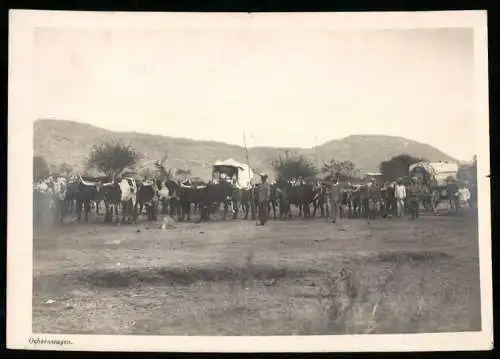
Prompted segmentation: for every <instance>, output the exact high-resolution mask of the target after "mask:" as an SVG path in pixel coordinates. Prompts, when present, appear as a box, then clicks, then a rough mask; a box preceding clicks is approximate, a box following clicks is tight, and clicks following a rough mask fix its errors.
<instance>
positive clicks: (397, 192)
mask: <svg viewBox="0 0 500 359" xmlns="http://www.w3.org/2000/svg"><path fill="white" fill-rule="evenodd" d="M394 197H395V198H396V215H397V216H398V217H402V216H403V214H404V205H405V202H404V201H405V199H406V187H405V185H404V184H403V181H401V180H398V182H397V184H396V186H395V188H394Z"/></svg>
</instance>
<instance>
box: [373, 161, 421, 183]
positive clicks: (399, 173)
mask: <svg viewBox="0 0 500 359" xmlns="http://www.w3.org/2000/svg"><path fill="white" fill-rule="evenodd" d="M421 161H425V160H424V159H422V158H417V157H413V156H410V155H408V154H401V155H398V156H394V157H392V158H391V159H390V160H388V161H382V162H380V172H381V173H382V179H383V180H384V181H394V180H396V179H398V178H400V177H406V176H408V171H409V167H410V166H411V165H412V164H414V163H417V162H421Z"/></svg>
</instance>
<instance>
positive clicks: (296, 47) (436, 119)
mask: <svg viewBox="0 0 500 359" xmlns="http://www.w3.org/2000/svg"><path fill="white" fill-rule="evenodd" d="M34 61H35V74H36V80H35V82H36V83H35V87H36V89H35V93H36V95H35V96H36V108H37V114H38V118H54V119H64V120H73V121H78V122H83V123H88V124H91V125H95V126H99V127H102V128H105V129H109V130H113V131H136V132H142V133H151V134H159V135H165V136H172V137H186V138H192V139H202V140H215V141H223V142H227V143H232V144H237V145H242V144H243V133H244V132H245V133H246V136H247V144H248V146H250V147H253V146H276V147H281V146H286V147H289V146H290V147H312V146H314V145H315V144H318V145H319V144H321V143H323V142H326V141H329V140H332V139H340V138H343V137H346V136H349V135H354V134H382V135H392V136H401V137H406V138H409V139H412V140H416V141H419V142H423V143H427V144H430V145H432V146H435V147H437V148H439V149H441V150H442V151H444V152H446V153H448V154H450V155H451V156H453V157H455V158H457V159H460V160H469V159H471V158H472V156H473V154H474V153H475V147H476V144H475V142H474V141H475V136H473V135H471V134H473V133H475V132H474V131H475V130H476V127H475V126H474V105H475V99H474V54H473V31H472V29H465V28H464V29H460V28H458V29H451V28H441V29H415V30H413V29H395V30H367V29H359V30H356V29H351V30H340V29H330V30H320V29H305V30H304V29H300V30H298V29H297V30H293V29H279V30H269V29H268V30H265V29H243V28H238V29H231V30H229V29H222V28H221V29H203V30H202V29H199V28H198V29H196V28H191V29H159V30H158V29H157V30H155V29H151V30H146V29H145V30H137V29H136V30H132V29H130V30H127V29H114V30H106V29H64V28H37V29H36V30H35V59H34Z"/></svg>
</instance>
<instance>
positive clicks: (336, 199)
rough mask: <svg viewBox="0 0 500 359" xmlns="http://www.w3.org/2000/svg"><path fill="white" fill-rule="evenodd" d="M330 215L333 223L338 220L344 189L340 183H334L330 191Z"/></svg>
mask: <svg viewBox="0 0 500 359" xmlns="http://www.w3.org/2000/svg"><path fill="white" fill-rule="evenodd" d="M329 197H330V215H331V220H332V223H335V222H337V217H338V213H339V205H340V199H341V197H342V190H341V188H340V183H338V181H337V183H334V184H333V185H332V189H331V192H330V196H329Z"/></svg>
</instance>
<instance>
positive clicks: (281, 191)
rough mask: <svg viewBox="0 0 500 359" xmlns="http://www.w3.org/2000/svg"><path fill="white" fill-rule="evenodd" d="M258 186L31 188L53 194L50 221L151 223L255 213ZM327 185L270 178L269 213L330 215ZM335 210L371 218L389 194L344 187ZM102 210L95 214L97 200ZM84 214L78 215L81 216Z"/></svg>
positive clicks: (117, 182) (94, 183)
mask: <svg viewBox="0 0 500 359" xmlns="http://www.w3.org/2000/svg"><path fill="white" fill-rule="evenodd" d="M258 186H259V185H258V184H257V185H254V186H252V187H250V188H238V187H237V186H234V185H233V184H231V183H230V182H218V183H216V182H208V183H206V182H185V181H184V182H182V181H179V180H174V179H170V180H149V181H137V180H135V179H133V178H127V177H122V178H117V179H114V180H111V179H110V178H107V177H97V178H91V177H81V176H73V177H72V178H65V177H56V178H53V177H50V178H49V179H48V180H45V181H42V182H40V183H38V184H37V185H36V186H35V192H39V193H40V192H44V193H45V194H49V195H50V196H51V197H52V201H51V207H52V208H53V209H54V213H55V216H56V218H55V221H56V222H59V223H62V222H63V221H64V218H65V216H66V215H68V214H76V218H77V221H82V219H83V220H84V221H85V222H87V221H88V219H89V213H90V212H91V211H92V210H95V211H96V212H97V213H96V214H98V215H100V214H104V218H105V219H104V220H105V222H114V221H116V222H126V221H127V222H129V223H136V222H137V220H138V216H139V215H142V214H143V213H144V212H146V215H147V218H148V220H150V221H155V220H157V214H158V213H159V212H160V213H162V214H169V215H170V216H172V217H174V218H177V220H178V221H184V220H186V219H187V220H188V221H189V220H191V214H192V212H198V213H199V214H200V217H199V218H200V220H202V221H203V220H208V219H209V218H210V215H211V214H213V213H215V212H217V211H218V210H219V209H220V207H221V206H222V207H223V218H224V219H226V218H227V217H228V214H229V213H231V215H232V218H238V217H239V216H242V217H243V218H244V219H248V218H249V215H250V217H251V218H252V219H255V218H256V216H257V208H258V205H257V203H258V201H259V199H258V193H259V191H258ZM328 191H329V186H328V185H323V184H321V183H318V182H316V181H315V182H313V183H305V182H300V183H291V182H288V181H280V182H274V183H272V185H271V196H270V200H269V212H268V213H270V215H271V216H272V217H274V219H278V218H279V219H283V220H286V219H291V218H292V212H291V206H296V207H297V208H298V210H299V216H300V217H305V218H311V217H315V216H316V214H317V213H318V212H319V215H320V216H321V217H324V216H327V217H328V216H329V208H328V201H327V198H328ZM341 193H342V195H341V197H342V198H341V200H340V203H339V207H340V208H339V210H340V216H341V217H370V218H375V217H376V216H377V215H384V214H387V213H388V212H389V211H390V210H391V207H392V208H393V207H394V203H395V200H394V193H393V192H391V191H389V190H387V188H384V187H381V186H378V185H377V184H372V185H367V184H364V185H358V186H351V185H349V186H347V185H345V186H343V188H342V191H341ZM102 203H103V204H104V212H105V213H99V212H100V210H99V208H100V207H101V206H100V204H102ZM82 216H83V218H82Z"/></svg>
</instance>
